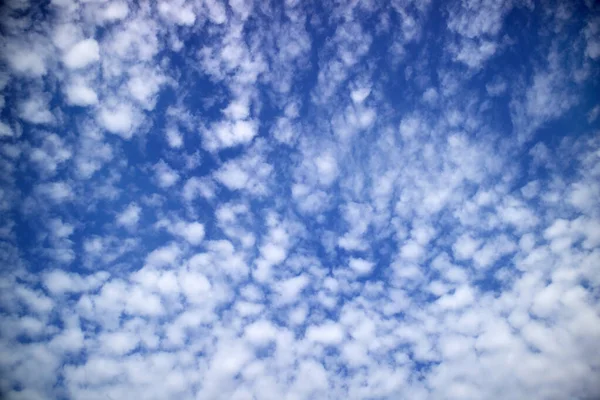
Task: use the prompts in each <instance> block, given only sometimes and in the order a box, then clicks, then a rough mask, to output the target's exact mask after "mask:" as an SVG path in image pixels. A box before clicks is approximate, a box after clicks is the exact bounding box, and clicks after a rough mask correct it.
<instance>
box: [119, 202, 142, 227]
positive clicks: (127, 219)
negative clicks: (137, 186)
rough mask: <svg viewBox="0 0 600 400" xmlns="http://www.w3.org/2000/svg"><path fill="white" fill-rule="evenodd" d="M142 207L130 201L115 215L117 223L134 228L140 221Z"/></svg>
mask: <svg viewBox="0 0 600 400" xmlns="http://www.w3.org/2000/svg"><path fill="white" fill-rule="evenodd" d="M141 213H142V208H141V207H140V206H138V205H137V203H130V204H129V205H128V206H127V207H126V208H125V209H124V210H123V211H122V212H121V213H120V214H118V215H117V224H118V225H120V226H124V227H126V228H135V227H136V226H137V224H138V222H139V221H140V215H141Z"/></svg>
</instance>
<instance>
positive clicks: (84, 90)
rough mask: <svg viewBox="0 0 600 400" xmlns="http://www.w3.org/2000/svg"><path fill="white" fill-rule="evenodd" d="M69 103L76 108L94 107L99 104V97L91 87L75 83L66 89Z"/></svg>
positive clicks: (82, 83)
mask: <svg viewBox="0 0 600 400" xmlns="http://www.w3.org/2000/svg"><path fill="white" fill-rule="evenodd" d="M65 92H66V94H67V101H68V103H69V104H71V105H75V106H82V107H85V106H93V105H95V104H98V95H97V94H96V92H95V91H94V89H92V88H91V87H89V86H87V85H86V84H85V83H84V82H83V81H75V82H73V83H71V84H69V85H68V86H67V88H66V89H65Z"/></svg>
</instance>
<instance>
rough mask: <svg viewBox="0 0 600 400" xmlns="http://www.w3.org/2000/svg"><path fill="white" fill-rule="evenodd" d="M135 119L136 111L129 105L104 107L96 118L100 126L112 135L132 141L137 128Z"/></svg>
mask: <svg viewBox="0 0 600 400" xmlns="http://www.w3.org/2000/svg"><path fill="white" fill-rule="evenodd" d="M135 118H137V116H136V112H135V110H134V109H133V107H131V105H129V104H127V103H125V104H118V105H112V106H105V105H103V106H102V107H101V108H100V110H99V112H98V114H97V116H96V119H97V121H98V123H99V124H100V126H102V127H103V128H104V129H106V130H107V131H109V132H110V133H114V134H117V135H119V136H121V137H122V138H123V139H131V137H132V136H133V130H134V128H135V126H136V123H135V122H134V119H135Z"/></svg>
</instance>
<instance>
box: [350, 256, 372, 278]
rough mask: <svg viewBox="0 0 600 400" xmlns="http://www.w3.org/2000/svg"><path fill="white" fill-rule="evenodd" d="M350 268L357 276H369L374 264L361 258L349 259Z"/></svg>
mask: <svg viewBox="0 0 600 400" xmlns="http://www.w3.org/2000/svg"><path fill="white" fill-rule="evenodd" d="M349 264H350V268H352V269H353V270H354V271H355V272H356V273H357V274H359V275H366V274H369V273H370V272H371V271H372V270H373V267H375V264H374V263H373V262H371V261H367V260H364V259H362V258H351V259H350V262H349Z"/></svg>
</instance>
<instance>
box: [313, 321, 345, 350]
mask: <svg viewBox="0 0 600 400" xmlns="http://www.w3.org/2000/svg"><path fill="white" fill-rule="evenodd" d="M305 336H306V339H308V340H309V341H311V342H315V343H320V344H324V345H329V346H335V345H338V344H340V343H341V342H342V341H343V340H344V336H345V332H344V329H343V328H342V327H341V326H340V325H339V324H336V323H334V322H326V323H324V324H322V325H311V326H309V327H308V328H307V329H306V335H305Z"/></svg>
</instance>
